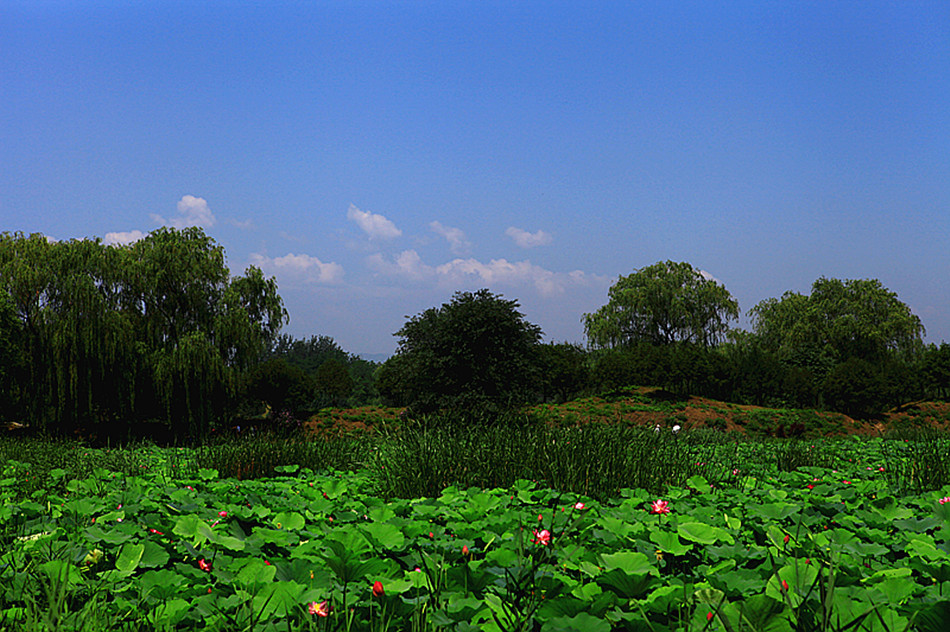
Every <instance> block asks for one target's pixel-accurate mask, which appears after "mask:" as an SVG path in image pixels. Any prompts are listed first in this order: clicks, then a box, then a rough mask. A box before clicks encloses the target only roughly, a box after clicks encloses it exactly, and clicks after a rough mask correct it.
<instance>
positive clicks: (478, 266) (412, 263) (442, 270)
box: [367, 250, 605, 296]
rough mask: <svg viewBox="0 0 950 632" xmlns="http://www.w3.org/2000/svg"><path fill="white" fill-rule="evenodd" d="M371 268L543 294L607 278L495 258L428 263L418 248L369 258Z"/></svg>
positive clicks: (418, 277)
mask: <svg viewBox="0 0 950 632" xmlns="http://www.w3.org/2000/svg"><path fill="white" fill-rule="evenodd" d="M367 261H368V263H369V265H370V267H371V268H373V269H374V270H376V271H377V272H380V273H382V274H387V275H390V276H398V277H402V278H407V279H411V280H414V281H420V280H425V279H432V280H434V281H435V282H437V283H439V284H442V285H454V286H458V285H460V284H465V283H468V282H472V281H475V282H477V283H481V284H485V285H489V286H492V285H508V286H523V285H533V286H534V287H535V289H536V290H537V291H538V292H539V293H540V294H541V295H542V296H554V295H556V294H562V293H564V292H565V291H566V290H567V289H568V288H570V287H584V286H590V285H595V284H602V283H603V282H604V281H605V279H604V278H602V277H599V276H596V275H589V274H587V273H585V272H583V271H581V270H574V271H573V272H567V273H564V272H552V271H551V270H546V269H545V268H542V267H541V266H537V265H534V264H533V263H531V262H530V261H514V262H512V261H508V260H506V259H492V260H491V261H489V262H488V263H484V262H482V261H479V260H478V259H453V260H452V261H449V262H447V263H443V264H442V265H439V266H435V267H433V266H430V265H427V264H426V263H425V262H423V261H422V259H421V258H420V257H419V254H418V253H417V252H416V251H415V250H406V251H404V252H402V253H401V254H399V255H398V256H396V258H395V259H394V260H392V261H387V260H386V259H385V258H384V257H383V255H381V254H375V255H373V256H371V257H369V258H368V260H367Z"/></svg>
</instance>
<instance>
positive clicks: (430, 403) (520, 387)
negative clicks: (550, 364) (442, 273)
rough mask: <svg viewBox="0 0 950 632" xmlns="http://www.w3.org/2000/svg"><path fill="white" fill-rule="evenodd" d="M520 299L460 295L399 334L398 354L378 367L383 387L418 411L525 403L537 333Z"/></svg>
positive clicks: (483, 292) (480, 293)
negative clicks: (522, 307) (380, 370)
mask: <svg viewBox="0 0 950 632" xmlns="http://www.w3.org/2000/svg"><path fill="white" fill-rule="evenodd" d="M518 307H519V306H518V302H517V301H514V300H505V299H504V298H502V296H501V295H496V294H492V293H491V292H489V291H488V290H487V289H481V290H478V291H477V292H457V293H455V294H454V295H453V297H452V300H451V301H450V302H448V303H444V304H443V305H442V306H441V307H437V308H435V307H433V308H430V309H427V310H426V311H424V312H422V313H421V314H417V315H416V316H413V317H412V318H410V319H409V320H408V322H407V323H406V324H405V325H403V327H402V328H401V329H400V330H399V331H398V332H396V334H395V335H396V336H398V338H399V345H398V348H397V351H396V354H395V356H394V357H393V358H391V359H390V360H388V361H387V362H386V363H385V364H384V367H383V369H384V370H383V371H382V375H381V378H380V379H381V382H382V386H381V387H380V388H381V390H382V389H388V388H390V386H391V385H392V386H394V387H393V388H392V389H391V390H390V391H388V393H389V394H390V395H391V394H396V395H397V396H398V397H399V398H401V399H402V402H403V403H408V404H410V405H411V406H412V408H413V410H414V411H415V412H429V411H434V410H437V409H443V408H449V409H456V410H465V409H472V410H473V412H474V410H475V409H494V410H500V409H504V408H507V407H509V406H512V405H515V404H518V403H521V402H524V401H525V400H526V399H527V398H528V394H529V391H530V388H531V386H532V383H533V382H534V375H533V372H534V364H533V359H534V357H535V355H534V351H535V348H536V346H537V345H538V344H539V343H540V339H541V328H540V327H538V326H537V325H534V324H532V323H529V322H528V321H527V320H525V317H524V315H523V314H521V313H520V312H519V311H518Z"/></svg>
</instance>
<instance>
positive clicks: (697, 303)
mask: <svg viewBox="0 0 950 632" xmlns="http://www.w3.org/2000/svg"><path fill="white" fill-rule="evenodd" d="M608 296H609V300H608V302H607V304H606V305H604V306H603V307H601V308H600V309H599V310H597V311H596V312H594V313H593V314H584V317H583V321H584V330H585V332H586V334H587V338H588V340H589V341H590V344H591V345H592V346H594V347H627V346H630V345H633V344H636V343H642V342H647V343H650V344H653V345H669V344H673V343H675V342H686V343H692V344H697V345H701V346H710V345H714V344H716V343H717V342H719V341H720V340H721V339H722V338H723V336H724V335H725V333H726V331H727V330H728V323H729V321H730V320H734V319H737V318H738V317H739V304H738V303H737V302H736V301H735V299H733V298H732V295H731V294H729V292H728V291H727V290H726V288H725V287H723V286H722V285H720V284H719V283H717V282H716V281H715V280H713V279H711V278H709V277H708V276H705V275H704V274H703V273H702V272H701V271H700V270H698V269H696V268H694V267H693V266H691V265H690V264H688V263H685V262H684V263H677V262H673V261H665V262H660V263H655V264H653V265H651V266H647V267H645V268H641V269H639V270H637V271H635V272H634V273H633V274H630V275H628V276H625V277H624V276H622V277H620V279H619V280H618V281H617V282H616V283H614V284H613V285H612V286H611V287H610V290H609V292H608Z"/></svg>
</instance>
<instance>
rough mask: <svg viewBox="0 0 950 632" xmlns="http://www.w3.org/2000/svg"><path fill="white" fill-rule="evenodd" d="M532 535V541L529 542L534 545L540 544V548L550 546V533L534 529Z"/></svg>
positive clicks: (545, 530)
mask: <svg viewBox="0 0 950 632" xmlns="http://www.w3.org/2000/svg"><path fill="white" fill-rule="evenodd" d="M533 533H534V539H533V540H531V541H532V542H534V543H535V544H540V545H541V546H547V545H549V544H551V532H550V531H548V530H547V529H542V530H541V531H538V530H537V529H534V530H533Z"/></svg>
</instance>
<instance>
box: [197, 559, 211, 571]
mask: <svg viewBox="0 0 950 632" xmlns="http://www.w3.org/2000/svg"><path fill="white" fill-rule="evenodd" d="M198 568H200V569H201V570H203V571H204V572H206V573H210V572H211V562H209V561H208V560H206V559H205V558H201V559H200V560H198Z"/></svg>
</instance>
